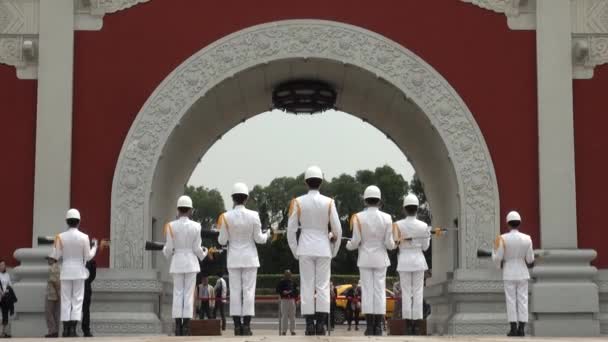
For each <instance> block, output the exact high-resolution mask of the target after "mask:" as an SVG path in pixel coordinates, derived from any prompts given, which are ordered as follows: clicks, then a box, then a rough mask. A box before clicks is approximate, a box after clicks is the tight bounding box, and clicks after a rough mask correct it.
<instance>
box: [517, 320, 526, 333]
mask: <svg viewBox="0 0 608 342" xmlns="http://www.w3.org/2000/svg"><path fill="white" fill-rule="evenodd" d="M517 336H526V322H519V326H517Z"/></svg>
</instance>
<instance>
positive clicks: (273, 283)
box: [209, 274, 398, 294]
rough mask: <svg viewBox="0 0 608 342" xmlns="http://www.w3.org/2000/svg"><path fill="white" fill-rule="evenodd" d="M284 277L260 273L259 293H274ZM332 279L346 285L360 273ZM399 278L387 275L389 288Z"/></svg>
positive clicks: (296, 278)
mask: <svg viewBox="0 0 608 342" xmlns="http://www.w3.org/2000/svg"><path fill="white" fill-rule="evenodd" d="M224 279H225V280H226V281H228V276H225V277H224ZM281 279H283V274H258V279H257V284H256V287H257V291H256V292H257V293H258V294H273V293H274V289H275V288H276V287H277V284H278V283H279V281H280V280H281ZM293 279H294V280H295V281H296V283H299V282H300V275H299V274H294V275H293ZM216 280H217V277H216V276H210V277H209V283H210V284H212V285H215V281H216ZM331 280H332V281H333V283H334V285H336V286H338V285H344V284H354V283H357V282H358V281H359V275H357V274H332V276H331ZM397 280H398V277H386V286H387V288H389V289H392V287H393V283H394V282H396V281H397Z"/></svg>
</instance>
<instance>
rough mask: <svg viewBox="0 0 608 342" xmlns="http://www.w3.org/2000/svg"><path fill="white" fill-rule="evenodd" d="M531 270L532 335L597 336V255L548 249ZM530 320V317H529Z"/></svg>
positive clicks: (594, 253)
mask: <svg viewBox="0 0 608 342" xmlns="http://www.w3.org/2000/svg"><path fill="white" fill-rule="evenodd" d="M545 251H546V253H547V254H546V255H545V256H542V257H539V258H538V259H537V261H536V266H535V267H534V268H533V270H532V276H533V278H534V279H535V281H534V283H533V284H532V286H531V289H532V296H531V298H530V311H531V312H532V313H533V314H534V315H533V316H534V318H533V319H534V323H533V330H534V335H535V336H599V334H600V321H599V317H598V314H599V294H598V286H597V284H596V283H595V277H596V274H597V269H596V268H595V267H593V266H591V265H590V264H589V263H590V262H591V261H592V260H593V259H595V257H596V255H597V254H596V252H595V251H594V250H586V249H571V250H563V249H551V250H545ZM531 320H532V318H531Z"/></svg>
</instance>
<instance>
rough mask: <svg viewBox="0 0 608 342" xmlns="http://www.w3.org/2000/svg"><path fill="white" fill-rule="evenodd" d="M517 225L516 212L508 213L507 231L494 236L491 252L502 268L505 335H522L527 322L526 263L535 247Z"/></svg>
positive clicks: (532, 261)
mask: <svg viewBox="0 0 608 342" xmlns="http://www.w3.org/2000/svg"><path fill="white" fill-rule="evenodd" d="M520 224H521V217H520V216H519V213H517V212H516V211H512V212H510V213H508V214H507V225H508V226H509V229H510V231H509V232H508V233H506V234H502V235H500V236H498V237H497V238H496V240H495V241H494V250H493V252H492V260H494V262H496V263H497V264H498V265H499V266H500V268H502V279H503V281H504V284H505V285H504V287H505V300H506V302H507V318H508V320H509V324H510V327H511V329H510V330H509V332H508V333H507V336H524V335H525V328H526V323H527V322H528V280H529V279H530V273H529V272H528V266H531V265H532V264H533V263H534V250H533V249H532V239H530V235H527V234H524V233H520V232H519V230H518V227H519V226H520ZM526 264H527V265H526ZM518 322H519V325H518Z"/></svg>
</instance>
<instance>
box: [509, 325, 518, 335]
mask: <svg viewBox="0 0 608 342" xmlns="http://www.w3.org/2000/svg"><path fill="white" fill-rule="evenodd" d="M509 325H511V330H509V332H508V333H507V336H517V322H509Z"/></svg>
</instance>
